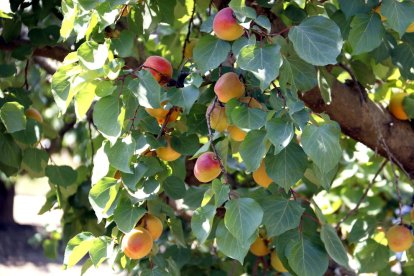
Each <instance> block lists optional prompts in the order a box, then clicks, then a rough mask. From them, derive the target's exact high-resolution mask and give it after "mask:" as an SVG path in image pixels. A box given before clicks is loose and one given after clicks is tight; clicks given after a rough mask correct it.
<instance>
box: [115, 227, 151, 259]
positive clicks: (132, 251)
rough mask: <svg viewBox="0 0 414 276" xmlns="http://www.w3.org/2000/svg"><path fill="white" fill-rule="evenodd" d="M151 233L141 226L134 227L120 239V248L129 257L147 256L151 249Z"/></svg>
mask: <svg viewBox="0 0 414 276" xmlns="http://www.w3.org/2000/svg"><path fill="white" fill-rule="evenodd" d="M153 243H154V242H153V240H152V237H151V234H150V233H149V232H148V231H147V230H145V229H144V228H142V227H136V228H135V229H133V230H132V231H131V232H129V233H128V234H126V235H125V236H124V238H123V239H122V244H121V249H122V251H123V252H124V254H125V255H126V256H128V257H129V258H131V259H141V258H144V257H145V256H147V255H148V254H149V253H150V252H151V249H152V246H153Z"/></svg>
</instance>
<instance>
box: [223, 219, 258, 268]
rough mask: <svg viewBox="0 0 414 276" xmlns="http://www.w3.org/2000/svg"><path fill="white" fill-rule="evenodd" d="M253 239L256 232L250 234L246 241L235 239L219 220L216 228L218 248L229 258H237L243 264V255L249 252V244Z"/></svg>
mask: <svg viewBox="0 0 414 276" xmlns="http://www.w3.org/2000/svg"><path fill="white" fill-rule="evenodd" d="M255 239H256V233H254V234H253V235H251V237H249V239H248V240H247V241H242V240H240V239H236V238H235V237H234V236H233V235H232V233H230V231H229V230H227V228H226V227H225V226H224V222H223V221H220V222H219V224H218V226H217V229H216V242H217V248H218V250H219V251H221V252H222V253H223V254H224V255H226V256H228V257H230V258H232V259H235V260H238V261H239V262H240V263H241V264H243V262H244V257H246V255H247V253H248V252H249V249H250V245H251V244H252V243H253V242H254V240H255Z"/></svg>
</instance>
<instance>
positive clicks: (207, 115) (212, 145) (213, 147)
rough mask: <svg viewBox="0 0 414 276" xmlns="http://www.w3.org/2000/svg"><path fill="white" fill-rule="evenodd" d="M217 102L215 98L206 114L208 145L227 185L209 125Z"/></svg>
mask: <svg viewBox="0 0 414 276" xmlns="http://www.w3.org/2000/svg"><path fill="white" fill-rule="evenodd" d="M217 102H218V98H217V96H216V97H215V98H214V101H213V104H212V107H211V108H210V109H209V110H208V112H207V113H206V120H207V128H208V136H209V140H210V145H211V148H212V149H213V152H214V154H215V155H216V158H217V160H218V161H219V164H220V168H221V172H222V173H223V174H224V180H225V183H227V182H228V181H227V172H226V169H225V168H224V165H223V161H222V160H221V158H220V156H219V154H218V152H217V149H216V146H215V145H214V141H213V140H214V139H213V131H212V130H211V124H210V118H211V113H212V112H213V110H214V108H215V107H216V104H217Z"/></svg>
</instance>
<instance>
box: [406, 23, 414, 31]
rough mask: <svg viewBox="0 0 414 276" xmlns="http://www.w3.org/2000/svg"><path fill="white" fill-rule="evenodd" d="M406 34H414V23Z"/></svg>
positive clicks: (409, 26)
mask: <svg viewBox="0 0 414 276" xmlns="http://www.w3.org/2000/svg"><path fill="white" fill-rule="evenodd" d="M406 32H407V33H414V22H413V23H411V24H410V25H408V27H407V30H406Z"/></svg>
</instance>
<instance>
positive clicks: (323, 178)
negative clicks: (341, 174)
mask: <svg viewBox="0 0 414 276" xmlns="http://www.w3.org/2000/svg"><path fill="white" fill-rule="evenodd" d="M312 170H313V173H314V174H315V177H316V179H317V180H318V181H319V183H317V184H319V185H320V186H322V187H323V188H324V189H325V190H327V191H329V189H330V187H331V183H332V181H333V180H334V178H335V176H336V172H337V171H338V166H335V168H333V169H332V170H330V171H328V172H322V171H321V169H319V167H318V166H316V165H315V164H312Z"/></svg>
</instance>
